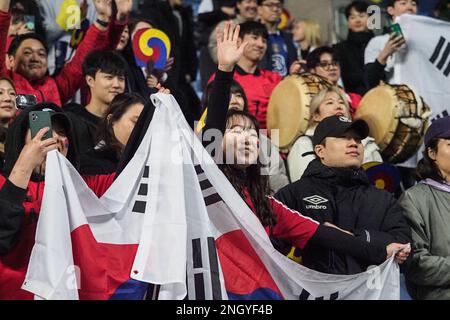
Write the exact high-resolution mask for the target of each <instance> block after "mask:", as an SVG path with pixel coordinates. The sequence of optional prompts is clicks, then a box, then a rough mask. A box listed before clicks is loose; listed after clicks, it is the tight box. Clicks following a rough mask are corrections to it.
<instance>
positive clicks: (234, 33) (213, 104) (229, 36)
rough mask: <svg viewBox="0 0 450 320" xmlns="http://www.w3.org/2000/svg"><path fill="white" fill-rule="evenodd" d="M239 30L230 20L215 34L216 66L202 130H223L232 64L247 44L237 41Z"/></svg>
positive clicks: (237, 59)
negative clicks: (221, 30)
mask: <svg viewBox="0 0 450 320" xmlns="http://www.w3.org/2000/svg"><path fill="white" fill-rule="evenodd" d="M239 30H240V27H239V26H236V27H233V25H232V23H231V22H226V23H225V26H224V30H223V33H219V32H218V33H217V34H216V40H217V60H218V66H217V74H216V77H215V79H214V83H213V87H212V90H211V98H210V99H209V106H207V107H208V115H207V117H206V121H205V124H206V126H205V128H204V130H203V131H204V132H205V131H206V130H207V129H217V130H219V131H220V132H222V133H223V132H224V131H225V119H226V115H227V111H228V105H229V103H230V88H231V80H232V78H233V70H234V66H235V65H236V64H237V62H238V61H239V59H240V58H241V57H242V55H243V53H244V48H245V46H246V45H247V43H239V39H238V38H239Z"/></svg>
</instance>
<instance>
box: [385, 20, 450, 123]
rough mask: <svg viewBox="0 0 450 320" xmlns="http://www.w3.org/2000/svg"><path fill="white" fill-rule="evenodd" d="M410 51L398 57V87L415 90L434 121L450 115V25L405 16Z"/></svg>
mask: <svg viewBox="0 0 450 320" xmlns="http://www.w3.org/2000/svg"><path fill="white" fill-rule="evenodd" d="M398 22H399V24H400V26H401V28H402V31H403V35H404V37H405V40H406V45H407V50H402V51H401V52H399V53H398V57H397V59H396V64H395V72H394V75H395V78H394V82H393V83H395V84H407V85H410V86H412V87H413V88H415V90H417V92H418V93H419V95H420V96H421V97H423V99H424V100H425V102H426V103H427V104H428V105H429V106H430V108H431V109H432V111H433V115H432V118H431V121H433V120H435V119H437V118H441V117H443V116H448V115H449V112H450V104H449V101H450V23H448V22H445V21H441V20H437V19H433V18H429V17H423V16H417V15H408V14H404V15H401V16H400V18H399V21H398Z"/></svg>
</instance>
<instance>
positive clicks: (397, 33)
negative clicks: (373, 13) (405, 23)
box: [390, 23, 405, 39]
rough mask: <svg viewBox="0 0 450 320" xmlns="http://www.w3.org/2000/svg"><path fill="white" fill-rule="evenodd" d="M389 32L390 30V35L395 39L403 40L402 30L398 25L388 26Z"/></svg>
mask: <svg viewBox="0 0 450 320" xmlns="http://www.w3.org/2000/svg"><path fill="white" fill-rule="evenodd" d="M390 30H391V34H394V35H395V37H396V38H397V37H402V38H403V39H405V37H404V35H403V31H402V28H401V27H400V24H398V23H394V24H392V25H391V26H390Z"/></svg>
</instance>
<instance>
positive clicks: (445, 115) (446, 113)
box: [431, 110, 449, 122]
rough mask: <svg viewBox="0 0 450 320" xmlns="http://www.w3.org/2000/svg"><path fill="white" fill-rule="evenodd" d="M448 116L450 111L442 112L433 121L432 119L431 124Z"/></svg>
mask: <svg viewBox="0 0 450 320" xmlns="http://www.w3.org/2000/svg"><path fill="white" fill-rule="evenodd" d="M448 116H449V114H448V111H447V110H444V111H442V112H441V113H440V114H438V115H436V117H434V118H433V119H431V122H433V121H435V120H437V119H440V118H445V117H448Z"/></svg>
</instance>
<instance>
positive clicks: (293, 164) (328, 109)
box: [287, 86, 383, 182]
mask: <svg viewBox="0 0 450 320" xmlns="http://www.w3.org/2000/svg"><path fill="white" fill-rule="evenodd" d="M349 110H350V108H349V105H348V102H347V99H346V98H345V95H344V94H343V92H342V91H341V89H339V87H337V86H331V87H329V88H326V89H323V90H322V91H320V92H319V93H318V94H317V95H315V96H314V97H313V99H312V100H311V105H310V112H311V113H310V118H309V123H308V129H307V130H306V132H305V135H303V136H301V137H299V138H298V139H297V141H296V142H295V143H294V145H293V146H292V149H291V151H290V152H289V155H288V158H287V163H288V168H289V176H290V179H291V182H294V181H297V180H299V179H300V178H301V176H302V175H303V172H304V171H305V170H306V167H307V166H308V164H309V163H310V162H311V161H312V160H314V159H315V157H316V156H315V155H314V152H313V145H312V140H311V138H312V136H313V135H314V131H315V129H316V126H317V125H318V123H319V122H320V121H322V120H323V119H325V118H327V117H330V116H333V115H338V116H344V117H347V118H349V119H351V115H350V111H349ZM362 142H363V146H364V161H363V163H367V162H371V161H378V162H382V161H383V160H382V158H381V155H380V153H379V152H378V150H379V148H378V146H377V145H376V143H375V140H374V139H373V138H371V137H367V138H366V139H364V140H363V141H362Z"/></svg>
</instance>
